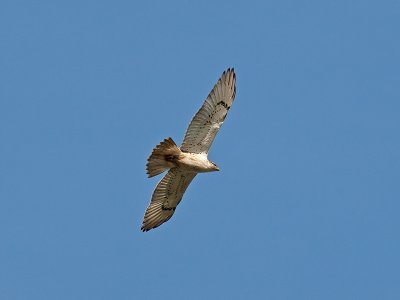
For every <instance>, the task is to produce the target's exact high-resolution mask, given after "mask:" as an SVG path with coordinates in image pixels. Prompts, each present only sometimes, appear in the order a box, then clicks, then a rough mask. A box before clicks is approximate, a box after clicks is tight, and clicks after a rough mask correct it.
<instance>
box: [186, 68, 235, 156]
mask: <svg viewBox="0 0 400 300" xmlns="http://www.w3.org/2000/svg"><path fill="white" fill-rule="evenodd" d="M235 84H236V75H235V71H234V70H233V69H228V70H226V71H225V72H224V73H222V76H221V78H220V79H219V80H218V82H217V83H216V84H215V86H214V88H213V89H212V91H211V92H210V94H209V95H208V97H207V99H206V100H205V101H204V103H203V106H202V107H201V108H200V109H199V111H198V112H197V113H196V115H195V116H194V117H193V119H192V121H191V122H190V125H189V127H188V129H187V130H186V134H185V138H184V139H183V143H182V146H181V150H182V151H184V152H192V153H208V150H209V149H210V147H211V144H212V142H213V141H214V138H215V136H216V135H217V133H218V130H219V128H220V127H221V125H222V123H223V122H224V120H225V117H226V114H227V113H228V111H229V108H230V107H231V105H232V103H233V100H234V99H235V94H236V86H235Z"/></svg>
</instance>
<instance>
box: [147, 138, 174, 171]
mask: <svg viewBox="0 0 400 300" xmlns="http://www.w3.org/2000/svg"><path fill="white" fill-rule="evenodd" d="M180 154H181V150H180V149H179V148H178V146H177V145H176V144H175V142H174V141H173V140H172V139H171V138H167V139H165V140H163V141H162V142H161V143H160V144H158V145H157V146H156V147H155V148H154V149H153V152H152V153H151V155H150V157H149V158H148V159H147V165H146V170H147V175H148V177H149V178H150V177H153V176H156V175H158V174H161V173H162V172H164V171H165V170H167V169H170V168H173V167H175V163H174V160H175V159H177V158H178V157H179V155H180Z"/></svg>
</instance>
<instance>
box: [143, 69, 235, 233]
mask: <svg viewBox="0 0 400 300" xmlns="http://www.w3.org/2000/svg"><path fill="white" fill-rule="evenodd" d="M235 84H236V75H235V71H234V69H233V68H232V69H231V68H229V69H227V70H226V71H225V72H223V73H222V76H221V77H220V79H219V80H218V82H217V83H216V84H215V86H214V88H213V89H212V90H211V92H210V94H209V95H208V97H207V98H206V100H205V101H204V103H203V105H202V107H201V108H200V109H199V111H198V112H197V113H196V114H195V116H194V117H193V119H192V121H191V122H190V124H189V127H188V129H187V130H186V134H185V137H184V139H183V143H182V146H181V147H178V146H177V145H176V144H175V142H174V141H173V140H172V138H167V139H165V140H164V141H162V142H161V143H160V144H158V145H157V146H156V147H155V148H154V149H153V152H152V153H151V155H150V157H149V158H148V160H147V165H146V170H147V175H148V177H149V178H150V177H153V176H156V175H158V174H161V173H163V172H164V171H166V170H168V173H167V174H166V175H165V176H164V178H163V179H161V181H160V182H159V183H158V184H157V187H156V188H155V190H154V192H153V196H152V197H151V201H150V203H149V205H148V207H147V209H146V212H145V214H144V218H143V224H142V228H141V230H142V231H149V230H151V229H153V228H156V227H158V226H160V225H161V224H163V223H164V222H166V221H168V220H169V219H170V218H171V217H172V215H173V214H174V212H175V209H176V207H177V206H178V204H179V202H180V201H181V200H182V197H183V194H184V193H185V191H186V189H187V187H188V186H189V184H190V182H191V181H192V180H193V178H194V177H195V176H196V175H197V173H203V172H213V171H219V168H218V167H217V165H216V164H215V163H213V162H212V161H209V160H208V158H207V156H208V151H209V150H210V147H211V144H212V142H213V141H214V138H215V136H216V135H217V133H218V130H219V128H220V127H221V125H222V123H223V122H224V120H225V117H226V115H227V113H228V111H229V109H230V108H231V105H232V103H233V100H234V99H235V94H236V85H235Z"/></svg>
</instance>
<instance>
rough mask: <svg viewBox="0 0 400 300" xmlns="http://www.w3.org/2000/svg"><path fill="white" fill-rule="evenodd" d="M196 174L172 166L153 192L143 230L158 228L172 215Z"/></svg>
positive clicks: (145, 215)
mask: <svg viewBox="0 0 400 300" xmlns="http://www.w3.org/2000/svg"><path fill="white" fill-rule="evenodd" d="M195 176H196V173H192V172H187V171H182V170H181V169H179V168H172V169H170V170H169V171H168V173H167V174H166V175H165V176H164V178H163V179H161V181H160V182H159V183H158V184H157V187H156V188H155V190H154V192H153V196H152V198H151V201H150V204H149V206H148V207H147V209H146V212H145V214H144V218H143V224H142V228H141V229H142V230H143V231H149V230H150V229H153V228H156V227H158V226H160V225H161V224H162V223H164V222H167V221H168V220H169V219H170V218H171V217H172V215H173V214H174V212H175V209H176V207H177V206H178V204H179V202H181V200H182V197H183V194H184V193H185V191H186V189H187V187H188V186H189V184H190V182H191V181H192V180H193V178H194V177H195Z"/></svg>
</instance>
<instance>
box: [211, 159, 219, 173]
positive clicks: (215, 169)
mask: <svg viewBox="0 0 400 300" xmlns="http://www.w3.org/2000/svg"><path fill="white" fill-rule="evenodd" d="M210 163H211V170H212V171H219V168H218V166H217V165H216V164H215V163H213V162H212V161H210Z"/></svg>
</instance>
